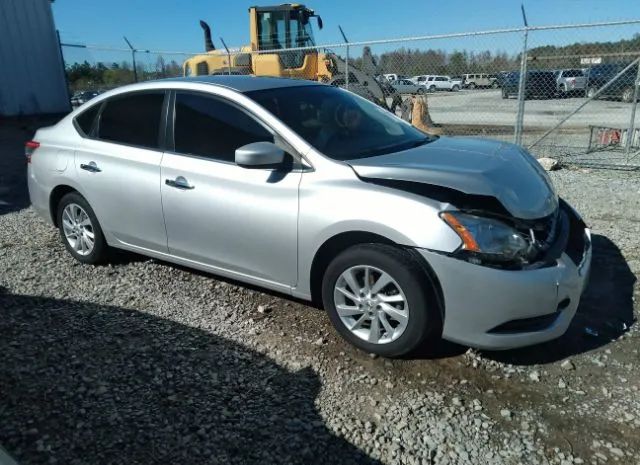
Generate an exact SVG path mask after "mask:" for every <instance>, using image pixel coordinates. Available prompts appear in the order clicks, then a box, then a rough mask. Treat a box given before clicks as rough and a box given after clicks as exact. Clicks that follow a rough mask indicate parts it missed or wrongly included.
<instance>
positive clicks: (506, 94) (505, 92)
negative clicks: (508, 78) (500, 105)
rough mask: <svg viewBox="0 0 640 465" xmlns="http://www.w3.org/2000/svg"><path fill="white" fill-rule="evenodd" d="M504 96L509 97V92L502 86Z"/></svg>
mask: <svg viewBox="0 0 640 465" xmlns="http://www.w3.org/2000/svg"><path fill="white" fill-rule="evenodd" d="M502 98H504V99H507V98H509V92H507V89H505V88H502Z"/></svg>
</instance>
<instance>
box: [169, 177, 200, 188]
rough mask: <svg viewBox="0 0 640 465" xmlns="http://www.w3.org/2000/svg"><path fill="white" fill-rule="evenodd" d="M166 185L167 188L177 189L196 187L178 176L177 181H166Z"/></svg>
mask: <svg viewBox="0 0 640 465" xmlns="http://www.w3.org/2000/svg"><path fill="white" fill-rule="evenodd" d="M164 183H165V184H166V185H167V186H171V187H175V188H176V189H193V188H194V187H195V186H192V185H191V184H189V181H187V180H186V179H185V178H184V177H182V176H178V177H177V178H175V179H165V180H164Z"/></svg>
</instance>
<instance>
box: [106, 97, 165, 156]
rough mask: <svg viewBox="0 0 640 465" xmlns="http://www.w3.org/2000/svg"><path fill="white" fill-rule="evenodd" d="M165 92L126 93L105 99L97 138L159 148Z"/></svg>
mask: <svg viewBox="0 0 640 465" xmlns="http://www.w3.org/2000/svg"><path fill="white" fill-rule="evenodd" d="M163 101H164V92H163V91H159V92H144V93H133V94H126V95H124V96H118V97H114V98H112V99H109V100H107V103H106V104H105V107H104V109H103V110H102V113H101V115H100V124H99V128H98V138H99V139H101V140H105V141H109V142H116V143H120V144H126V145H135V146H138V147H145V148H153V149H155V148H158V138H159V134H160V115H161V113H162V103H163Z"/></svg>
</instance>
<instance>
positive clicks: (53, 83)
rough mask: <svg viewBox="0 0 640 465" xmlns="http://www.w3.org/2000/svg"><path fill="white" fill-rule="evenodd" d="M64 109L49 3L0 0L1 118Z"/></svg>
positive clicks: (62, 78) (64, 93) (63, 86)
mask: <svg viewBox="0 0 640 465" xmlns="http://www.w3.org/2000/svg"><path fill="white" fill-rule="evenodd" d="M69 109H70V103H69V95H68V92H67V84H66V79H65V75H64V66H63V60H62V54H61V52H60V46H59V44H58V37H57V33H56V28H55V25H54V22H53V13H52V11H51V0H0V116H16V115H38V114H45V113H62V112H66V111H69Z"/></svg>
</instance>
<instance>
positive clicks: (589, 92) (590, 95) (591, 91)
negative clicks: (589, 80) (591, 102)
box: [587, 87, 598, 98]
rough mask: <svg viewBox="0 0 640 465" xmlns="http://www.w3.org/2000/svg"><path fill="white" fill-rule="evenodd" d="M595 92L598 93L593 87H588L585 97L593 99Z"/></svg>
mask: <svg viewBox="0 0 640 465" xmlns="http://www.w3.org/2000/svg"><path fill="white" fill-rule="evenodd" d="M597 91H598V89H596V88H595V87H589V88H588V89H587V97H588V98H593V97H594V96H595V95H596V92H597Z"/></svg>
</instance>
